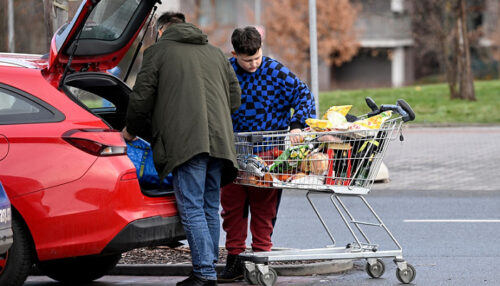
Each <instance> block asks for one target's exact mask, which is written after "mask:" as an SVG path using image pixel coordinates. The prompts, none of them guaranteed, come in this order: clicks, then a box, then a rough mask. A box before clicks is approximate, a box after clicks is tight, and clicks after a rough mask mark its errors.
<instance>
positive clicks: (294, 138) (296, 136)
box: [290, 128, 304, 144]
mask: <svg viewBox="0 0 500 286" xmlns="http://www.w3.org/2000/svg"><path fill="white" fill-rule="evenodd" d="M300 133H302V130H300V129H299V128H296V129H292V130H290V141H291V142H292V144H299V143H302V142H303V141H304V138H302V135H300Z"/></svg>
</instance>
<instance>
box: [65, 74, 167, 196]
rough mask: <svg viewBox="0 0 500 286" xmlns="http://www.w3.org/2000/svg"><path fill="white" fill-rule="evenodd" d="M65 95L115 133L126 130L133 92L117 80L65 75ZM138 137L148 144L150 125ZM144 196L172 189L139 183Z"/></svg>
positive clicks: (95, 76)
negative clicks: (98, 118)
mask: <svg viewBox="0 0 500 286" xmlns="http://www.w3.org/2000/svg"><path fill="white" fill-rule="evenodd" d="M64 83H65V84H64V91H65V93H66V94H67V95H68V96H69V97H70V98H71V99H72V100H73V101H75V102H76V103H77V104H79V105H80V106H82V107H83V108H85V109H87V110H89V111H90V112H92V113H93V114H95V115H96V116H98V117H100V118H101V119H102V120H103V121H104V122H106V124H107V125H108V126H110V127H111V128H113V129H116V130H122V129H123V128H124V127H125V117H126V114H127V106H128V100H129V97H130V95H131V93H132V89H131V88H130V87H129V86H127V85H126V84H125V83H124V82H123V81H122V80H120V79H119V78H117V77H115V76H113V75H110V74H106V73H99V72H84V73H83V72H82V73H73V74H71V75H68V76H67V78H66V79H65V82H64ZM138 136H139V137H141V138H143V139H144V140H146V141H148V142H151V137H152V136H151V123H150V122H149V121H148V122H147V123H146V124H145V128H144V130H143V131H142V133H141V134H138ZM140 185H141V190H142V192H143V193H144V194H145V195H147V196H153V197H157V196H165V195H170V194H173V189H172V187H171V186H166V185H164V184H162V186H158V185H156V184H147V183H144V182H140Z"/></svg>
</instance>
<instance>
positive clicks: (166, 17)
mask: <svg viewBox="0 0 500 286" xmlns="http://www.w3.org/2000/svg"><path fill="white" fill-rule="evenodd" d="M171 23H173V24H176V23H186V16H184V14H182V13H179V12H165V13H163V14H162V15H161V16H160V18H158V20H156V29H158V30H160V29H163V28H164V27H165V26H166V25H167V24H171Z"/></svg>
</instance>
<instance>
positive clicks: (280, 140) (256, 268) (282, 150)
mask: <svg viewBox="0 0 500 286" xmlns="http://www.w3.org/2000/svg"><path fill="white" fill-rule="evenodd" d="M367 103H368V104H369V106H370V105H371V107H376V108H372V109H373V111H372V112H371V113H369V114H367V115H364V116H363V117H364V118H368V117H370V116H374V115H375V116H376V115H377V114H380V113H381V112H387V111H389V110H390V112H393V114H392V117H391V118H390V119H387V120H386V121H384V122H383V123H382V124H381V125H380V126H379V127H377V128H376V129H370V128H361V129H357V128H354V129H353V128H351V129H348V130H333V129H332V130H321V131H318V130H313V129H305V130H304V132H302V133H300V134H291V133H289V132H288V131H265V132H243V133H237V134H235V144H236V152H237V160H238V164H239V173H238V177H237V179H236V181H235V182H236V183H237V184H241V185H248V186H255V187H261V188H278V189H290V190H299V191H300V190H302V191H305V192H306V195H305V196H306V198H307V200H308V202H309V203H310V205H311V207H312V208H313V210H314V212H315V214H316V215H317V217H318V219H319V221H320V222H321V224H322V226H323V228H324V229H325V231H326V233H327V234H328V236H329V238H330V239H331V241H332V243H333V244H332V245H329V246H328V247H325V248H317V249H299V250H279V251H269V252H255V253H251V252H245V253H242V254H240V258H241V260H242V261H244V268H245V272H244V274H245V279H246V280H247V281H248V282H249V283H250V284H260V285H274V284H275V283H276V281H277V277H278V276H277V273H276V271H275V270H274V269H272V267H270V265H269V262H276V261H294V260H295V261H297V260H300V261H305V260H318V259H320V260H330V259H331V260H335V259H366V261H367V264H366V271H367V273H368V275H369V276H371V277H372V278H379V277H381V276H382V274H383V273H384V271H385V265H384V262H383V260H382V259H381V258H393V261H394V262H395V263H396V265H397V270H396V277H397V278H398V280H399V281H400V282H402V283H405V284H406V283H410V282H411V281H413V280H414V279H415V275H416V271H415V268H414V267H413V266H412V265H410V264H408V263H407V262H406V261H405V260H404V259H403V250H402V247H401V245H400V244H399V242H398V241H397V240H396V238H395V237H394V235H393V234H392V233H391V232H390V231H389V229H388V228H387V226H386V225H385V224H384V222H383V221H382V220H381V218H380V217H379V216H378V215H377V214H376V212H375V210H374V209H373V208H372V207H371V206H370V204H369V203H368V201H367V200H366V199H365V198H364V195H367V194H368V193H369V192H370V189H371V188H372V185H373V183H374V180H375V177H376V175H377V172H378V170H379V167H380V165H381V163H382V159H383V157H384V154H385V152H386V150H387V147H388V145H389V144H388V143H389V142H390V141H392V140H395V138H397V137H398V135H399V136H400V137H402V127H403V123H404V122H406V121H410V120H413V119H414V118H415V115H414V113H413V111H412V110H411V107H410V106H409V105H408V104H407V103H406V102H405V101H403V100H398V103H397V105H382V106H380V108H379V107H378V106H376V105H374V102H373V101H372V100H371V99H369V98H367ZM292 142H299V143H292ZM317 193H323V194H325V193H326V194H328V195H329V196H330V201H331V203H332V205H333V209H335V210H336V212H337V213H338V214H339V217H340V218H341V220H342V221H343V223H344V224H345V226H346V229H347V230H348V231H349V233H350V234H351V235H352V238H353V239H354V241H353V242H349V243H348V244H347V245H346V246H345V247H337V246H336V240H335V237H334V235H333V233H332V232H331V230H330V229H329V228H328V226H327V224H326V222H325V220H324V219H323V217H322V216H321V214H320V212H319V210H318V207H317V206H316V205H315V203H314V202H313V200H312V199H311V195H312V194H317ZM346 197H357V198H359V199H360V200H361V202H362V205H363V206H364V207H366V210H367V212H368V213H369V214H371V216H372V221H370V220H368V221H362V220H358V219H357V218H356V217H354V216H353V214H352V213H351V212H350V211H349V209H348V206H347V204H346V203H344V199H345V198H346ZM334 213H335V212H334ZM366 227H378V228H380V229H382V230H383V232H384V233H385V234H387V236H388V237H389V238H390V240H392V242H393V243H394V245H395V249H393V250H379V249H378V245H377V244H375V243H374V242H372V241H371V240H370V238H369V237H368V235H367V232H366V231H365V228H366Z"/></svg>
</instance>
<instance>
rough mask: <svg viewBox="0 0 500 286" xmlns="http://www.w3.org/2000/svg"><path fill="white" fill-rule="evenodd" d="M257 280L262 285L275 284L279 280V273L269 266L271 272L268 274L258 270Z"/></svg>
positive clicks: (272, 285)
mask: <svg viewBox="0 0 500 286" xmlns="http://www.w3.org/2000/svg"><path fill="white" fill-rule="evenodd" d="M257 281H259V284H260V285H262V286H274V285H275V284H276V281H278V273H276V270H274V269H272V268H271V267H269V272H267V273H266V274H262V273H260V272H257Z"/></svg>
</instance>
